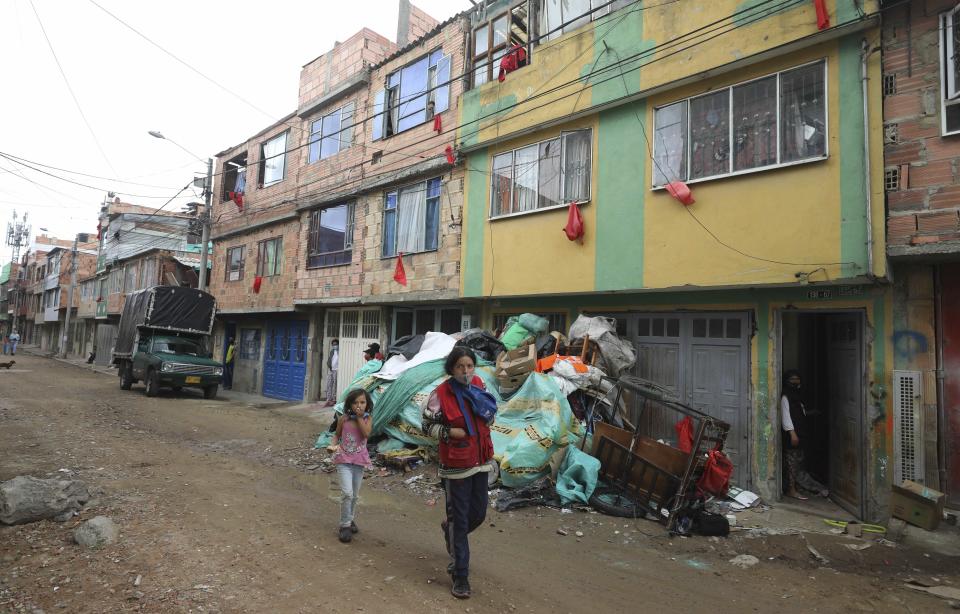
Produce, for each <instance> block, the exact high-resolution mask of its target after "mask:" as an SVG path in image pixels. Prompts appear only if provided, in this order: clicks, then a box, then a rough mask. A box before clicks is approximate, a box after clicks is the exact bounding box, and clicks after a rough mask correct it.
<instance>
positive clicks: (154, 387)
mask: <svg viewBox="0 0 960 614" xmlns="http://www.w3.org/2000/svg"><path fill="white" fill-rule="evenodd" d="M144 381H145V383H146V385H147V396H148V397H155V396H157V393H158V392H160V374H159V373H157V370H156V369H150V370H149V371H147V379H146V380H144Z"/></svg>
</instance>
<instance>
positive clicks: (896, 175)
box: [883, 167, 900, 192]
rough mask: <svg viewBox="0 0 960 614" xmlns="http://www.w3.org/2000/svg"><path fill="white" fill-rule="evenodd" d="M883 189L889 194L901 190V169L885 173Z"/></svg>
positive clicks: (890, 169) (892, 169) (889, 169)
mask: <svg viewBox="0 0 960 614" xmlns="http://www.w3.org/2000/svg"><path fill="white" fill-rule="evenodd" d="M883 189H884V190H886V191H887V192H896V191H897V190H899V189H900V169H899V167H898V168H888V169H886V170H884V171H883Z"/></svg>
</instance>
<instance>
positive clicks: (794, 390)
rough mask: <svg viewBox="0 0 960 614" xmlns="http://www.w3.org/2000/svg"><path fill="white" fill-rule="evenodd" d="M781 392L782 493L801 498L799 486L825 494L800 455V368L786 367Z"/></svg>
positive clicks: (803, 423)
mask: <svg viewBox="0 0 960 614" xmlns="http://www.w3.org/2000/svg"><path fill="white" fill-rule="evenodd" d="M783 380H784V381H783V394H782V396H781V397H780V421H781V426H782V430H783V459H784V463H785V464H786V469H787V471H786V473H787V484H786V493H785V494H786V495H787V496H788V497H793V498H794V499H800V500H801V501H805V500H806V499H807V497H806V496H805V495H803V494H802V493H801V492H800V490H805V491H808V492H811V493H816V494H818V495H820V496H821V497H826V496H829V494H830V491H829V490H827V488H826V487H825V486H824V485H823V484H821V483H820V482H818V481H817V480H816V479H814V477H813V476H812V475H810V473H809V472H808V471H807V469H806V466H805V461H804V457H803V443H804V439H805V438H806V437H807V435H808V429H807V423H808V420H807V408H806V407H805V406H804V404H803V397H802V395H801V392H800V384H801V380H800V372H799V371H796V370H794V369H791V370H789V371H787V372H786V373H785V374H784V377H783Z"/></svg>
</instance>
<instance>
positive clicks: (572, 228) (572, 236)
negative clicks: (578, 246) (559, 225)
mask: <svg viewBox="0 0 960 614" xmlns="http://www.w3.org/2000/svg"><path fill="white" fill-rule="evenodd" d="M563 232H565V233H566V234H567V239H569V240H571V241H580V242H581V243H582V242H583V216H581V215H580V207H578V206H577V203H570V208H569V209H568V210H567V225H566V226H564V227H563Z"/></svg>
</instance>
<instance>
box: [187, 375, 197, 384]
mask: <svg viewBox="0 0 960 614" xmlns="http://www.w3.org/2000/svg"><path fill="white" fill-rule="evenodd" d="M187 383H188V384H199V383H200V376H199V375H188V376H187Z"/></svg>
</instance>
